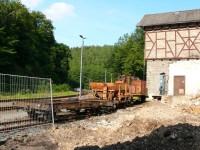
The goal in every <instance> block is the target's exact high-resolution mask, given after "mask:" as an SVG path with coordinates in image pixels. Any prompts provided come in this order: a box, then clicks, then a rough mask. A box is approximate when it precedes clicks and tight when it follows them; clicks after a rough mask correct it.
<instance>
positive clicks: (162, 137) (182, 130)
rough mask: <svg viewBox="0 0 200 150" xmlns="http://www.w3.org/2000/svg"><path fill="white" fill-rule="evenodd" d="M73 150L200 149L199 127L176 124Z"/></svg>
mask: <svg viewBox="0 0 200 150" xmlns="http://www.w3.org/2000/svg"><path fill="white" fill-rule="evenodd" d="M75 150H200V127H197V126H192V125H190V124H177V125H174V126H168V127H164V126H161V127H160V128H158V129H156V130H154V131H152V132H151V133H150V134H149V135H147V136H143V137H136V138H135V139H133V140H132V141H127V142H124V143H116V144H112V145H108V146H105V147H102V148H100V147H99V146H83V147H77V148H75Z"/></svg>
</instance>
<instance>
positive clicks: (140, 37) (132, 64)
mask: <svg viewBox="0 0 200 150" xmlns="http://www.w3.org/2000/svg"><path fill="white" fill-rule="evenodd" d="M107 64H108V65H109V66H110V67H111V69H112V70H113V72H115V73H116V74H117V75H122V74H125V75H134V76H137V77H140V78H143V72H144V33H143V30H142V29H140V28H137V29H136V30H135V32H134V33H132V34H130V35H129V34H125V35H124V36H123V37H120V38H119V41H118V42H117V43H116V44H115V46H114V51H113V53H112V55H111V58H110V59H109V62H108V63H107Z"/></svg>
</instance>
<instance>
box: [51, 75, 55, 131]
mask: <svg viewBox="0 0 200 150" xmlns="http://www.w3.org/2000/svg"><path fill="white" fill-rule="evenodd" d="M52 93H53V91H52V80H51V79H50V95H51V117H52V125H53V127H54V109H53V95H52Z"/></svg>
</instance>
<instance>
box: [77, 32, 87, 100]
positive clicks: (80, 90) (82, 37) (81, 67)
mask: <svg viewBox="0 0 200 150" xmlns="http://www.w3.org/2000/svg"><path fill="white" fill-rule="evenodd" d="M80 38H81V39H82V47H81V63H80V87H79V88H80V89H79V92H80V93H79V97H81V96H82V72H83V49H84V40H85V39H86V37H84V36H82V35H80Z"/></svg>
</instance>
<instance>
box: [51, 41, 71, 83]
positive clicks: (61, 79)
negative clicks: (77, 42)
mask: <svg viewBox="0 0 200 150" xmlns="http://www.w3.org/2000/svg"><path fill="white" fill-rule="evenodd" d="M70 58H71V52H70V49H69V47H68V46H66V45H64V44H58V43H57V44H56V45H55V46H53V47H52V48H51V63H52V66H53V71H52V73H53V74H52V76H53V80H54V82H56V83H67V82H69V81H68V70H69V59H70Z"/></svg>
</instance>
